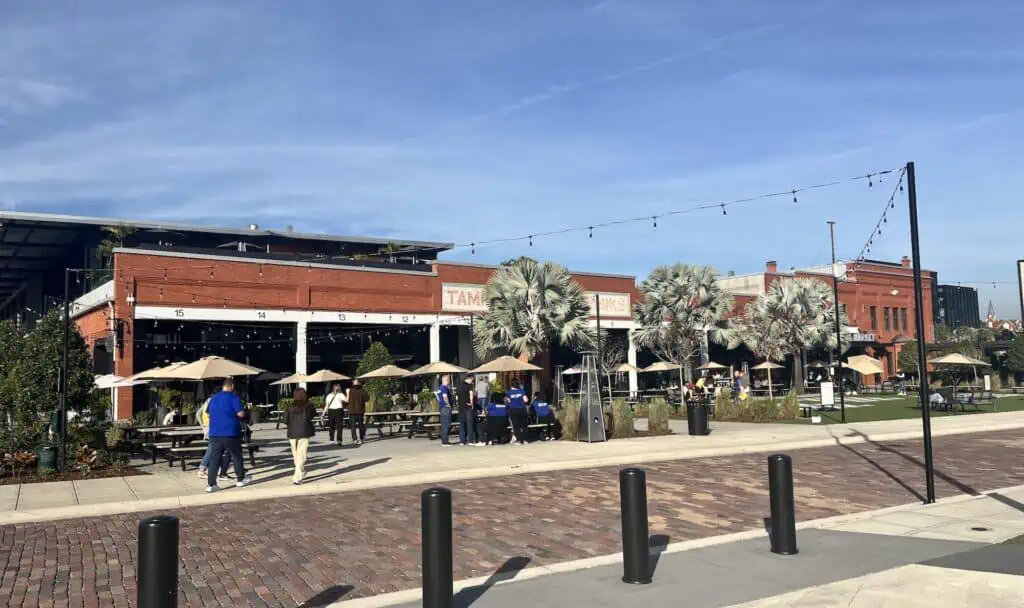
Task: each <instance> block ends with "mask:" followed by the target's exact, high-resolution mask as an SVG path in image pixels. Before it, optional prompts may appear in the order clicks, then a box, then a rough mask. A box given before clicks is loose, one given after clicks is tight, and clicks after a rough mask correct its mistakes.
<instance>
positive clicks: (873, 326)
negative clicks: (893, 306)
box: [870, 306, 878, 330]
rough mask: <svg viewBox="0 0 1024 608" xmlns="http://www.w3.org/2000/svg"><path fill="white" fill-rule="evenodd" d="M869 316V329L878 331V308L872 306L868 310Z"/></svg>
mask: <svg viewBox="0 0 1024 608" xmlns="http://www.w3.org/2000/svg"><path fill="white" fill-rule="evenodd" d="M870 315H871V329H872V330H875V329H878V307H877V306H872V307H871V310H870Z"/></svg>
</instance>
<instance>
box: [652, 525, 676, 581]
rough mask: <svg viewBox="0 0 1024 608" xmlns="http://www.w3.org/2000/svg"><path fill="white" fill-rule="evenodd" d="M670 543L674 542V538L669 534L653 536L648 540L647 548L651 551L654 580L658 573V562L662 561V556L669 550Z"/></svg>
mask: <svg viewBox="0 0 1024 608" xmlns="http://www.w3.org/2000/svg"><path fill="white" fill-rule="evenodd" d="M670 542H672V538H671V537H670V536H669V535H668V534H652V535H651V537H650V538H649V539H647V546H648V547H650V549H651V578H654V575H655V573H656V572H657V571H658V562H660V561H661V556H662V555H663V554H664V553H665V550H666V549H668V544H669V543H670Z"/></svg>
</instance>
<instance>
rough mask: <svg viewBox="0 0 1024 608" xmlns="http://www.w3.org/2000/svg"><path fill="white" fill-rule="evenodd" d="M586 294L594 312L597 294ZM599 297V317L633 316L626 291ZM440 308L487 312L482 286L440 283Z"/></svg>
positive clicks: (604, 294)
mask: <svg viewBox="0 0 1024 608" xmlns="http://www.w3.org/2000/svg"><path fill="white" fill-rule="evenodd" d="M586 296H587V304H588V305H589V306H590V311H591V313H592V314H596V310H595V308H596V306H595V304H596V299H597V297H598V294H597V293H595V292H592V291H588V292H587V294H586ZM600 297H601V318H604V317H622V318H631V317H632V316H633V311H632V309H631V307H630V300H629V294H628V293H601V294H600ZM441 310H444V311H449V312H481V313H482V312H487V303H486V302H485V301H484V286H483V285H472V284H467V283H444V284H442V285H441Z"/></svg>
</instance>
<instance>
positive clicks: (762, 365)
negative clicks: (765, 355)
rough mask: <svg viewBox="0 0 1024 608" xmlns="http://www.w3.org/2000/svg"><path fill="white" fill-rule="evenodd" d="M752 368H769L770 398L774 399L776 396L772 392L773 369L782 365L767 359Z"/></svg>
mask: <svg viewBox="0 0 1024 608" xmlns="http://www.w3.org/2000/svg"><path fill="white" fill-rule="evenodd" d="M750 369H763V370H767V372H768V398H769V399H774V398H775V394H774V393H773V392H772V370H773V369H782V366H781V365H779V364H778V363H775V362H774V361H765V362H764V363H758V364H757V365H755V366H754V367H752V368H750Z"/></svg>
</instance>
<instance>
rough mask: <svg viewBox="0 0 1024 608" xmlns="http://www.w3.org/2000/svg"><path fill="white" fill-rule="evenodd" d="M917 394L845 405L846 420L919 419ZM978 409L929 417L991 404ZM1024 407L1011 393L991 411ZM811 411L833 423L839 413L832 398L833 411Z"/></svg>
mask: <svg viewBox="0 0 1024 608" xmlns="http://www.w3.org/2000/svg"><path fill="white" fill-rule="evenodd" d="M920 403H921V402H920V401H919V397H918V396H917V395H912V396H908V397H903V398H900V399H892V400H887V401H883V402H881V403H879V404H878V405H866V406H860V407H848V408H846V421H847V422H871V421H874V420H902V419H904V418H920V417H921V407H920ZM977 407H979V409H977V410H972V409H970V406H968V409H967V411H966V412H964V411H961V409H960V406H959V405H954V406H953V408H952V409H951V410H950V411H949V412H944V411H941V410H934V409H933V410H932V418H933V419H934V418H942V417H944V416H966V415H972V414H985V413H989V412H991V411H992V408H993V406H991V405H983V406H977ZM1021 410H1024V396H1021V395H1013V396H1010V397H1002V398H1000V399H996V400H995V411H997V412H1016V411H1021ZM813 413H814V414H821V424H837V423H839V421H840V416H839V403H838V399H837V400H836V409H835V410H834V411H828V410H826V411H822V412H818V411H817V410H815V411H814V412H813ZM793 422H794V423H797V424H810V423H811V419H810V418H797V419H796V420H794V421H793Z"/></svg>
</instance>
